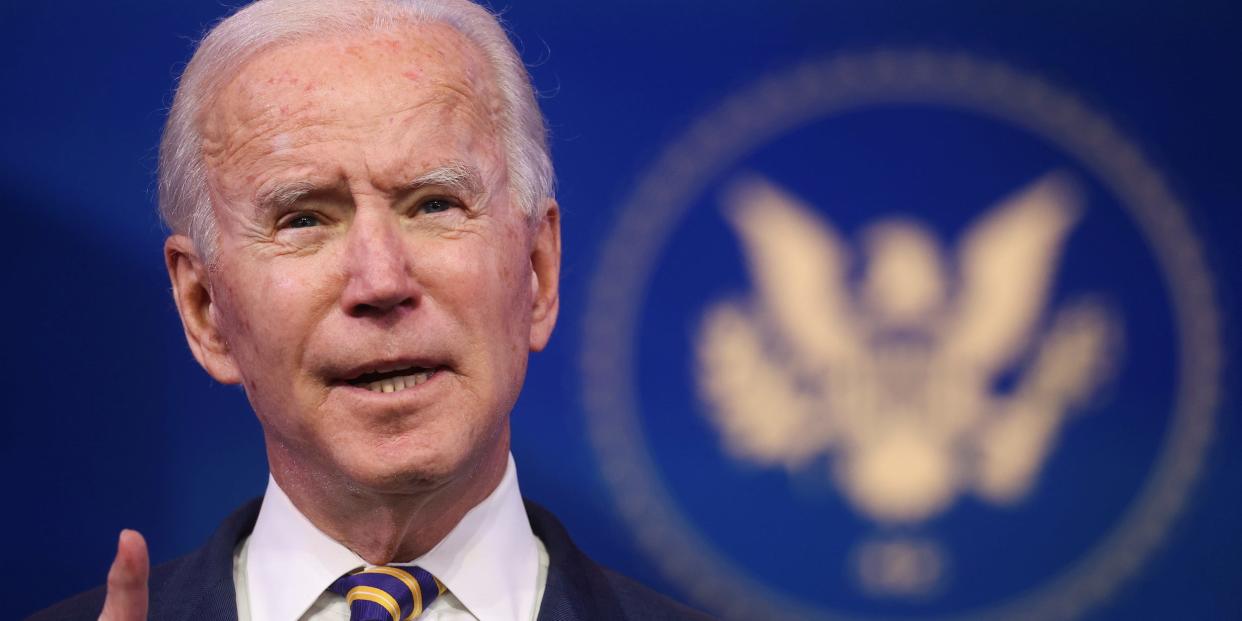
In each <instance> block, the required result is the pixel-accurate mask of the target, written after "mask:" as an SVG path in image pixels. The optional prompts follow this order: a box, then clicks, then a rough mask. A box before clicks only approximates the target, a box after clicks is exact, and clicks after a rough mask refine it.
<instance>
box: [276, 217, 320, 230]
mask: <svg viewBox="0 0 1242 621" xmlns="http://www.w3.org/2000/svg"><path fill="white" fill-rule="evenodd" d="M319 224H320V222H319V218H317V217H315V216H314V215H313V214H309V213H300V214H297V215H295V216H293V217H292V218H289V219H288V220H286V221H285V228H289V229H305V228H309V227H312V226H319Z"/></svg>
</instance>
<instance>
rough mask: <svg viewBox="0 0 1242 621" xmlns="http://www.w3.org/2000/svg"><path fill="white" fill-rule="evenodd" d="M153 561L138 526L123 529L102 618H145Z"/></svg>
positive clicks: (124, 620)
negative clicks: (148, 583)
mask: <svg viewBox="0 0 1242 621" xmlns="http://www.w3.org/2000/svg"><path fill="white" fill-rule="evenodd" d="M150 573H151V562H150V560H149V559H148V556H147V541H146V540H145V539H143V538H142V535H141V534H139V533H138V531H136V530H128V529H126V530H123V531H121V536H120V537H119V538H118V539H117V543H116V560H114V561H112V568H111V569H109V570H108V595H107V597H106V598H104V606H103V612H101V613H100V614H99V621H145V620H146V618H147V577H148V576H149V575H150Z"/></svg>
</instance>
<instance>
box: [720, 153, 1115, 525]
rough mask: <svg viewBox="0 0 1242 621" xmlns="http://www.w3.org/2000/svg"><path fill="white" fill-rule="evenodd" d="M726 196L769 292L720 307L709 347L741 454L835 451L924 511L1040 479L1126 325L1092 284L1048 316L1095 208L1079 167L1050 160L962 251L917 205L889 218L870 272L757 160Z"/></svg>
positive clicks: (838, 474) (876, 233) (851, 492)
mask: <svg viewBox="0 0 1242 621" xmlns="http://www.w3.org/2000/svg"><path fill="white" fill-rule="evenodd" d="M725 203H726V205H725V212H726V215H727V216H728V220H729V222H730V223H731V224H732V226H733V228H734V229H735V230H736V231H737V234H738V236H739V237H740V239H741V242H742V246H743V248H744V251H745V256H746V259H747V263H748V265H749V269H750V274H751V278H752V281H753V282H754V285H755V293H754V296H753V297H752V298H750V299H746V300H725V301H720V302H717V303H715V304H713V305H711V306H710V307H709V308H708V309H707V311H706V312H705V314H704V319H703V322H702V326H701V329H700V332H699V334H698V340H697V353H698V362H699V373H698V381H699V388H700V391H701V392H702V394H703V396H704V398H705V400H706V401H707V402H708V403H709V404H710V405H711V406H712V407H710V408H708V411H709V412H710V416H711V418H712V420H713V422H714V423H715V424H716V426H717V427H718V428H719V430H720V433H721V436H722V439H723V441H724V445H725V448H726V450H727V451H728V453H729V454H730V455H732V456H733V457H735V458H738V459H743V460H749V461H752V462H754V463H758V464H762V465H767V466H781V467H785V468H787V469H790V470H794V469H798V468H801V467H804V466H806V465H807V464H808V462H810V461H811V460H812V459H813V458H814V457H816V456H818V455H821V454H829V455H831V456H832V461H831V464H832V466H831V476H832V478H833V480H834V481H835V483H836V484H837V487H838V488H839V489H840V490H841V492H842V493H843V494H844V495H845V497H846V498H847V499H848V500H849V501H850V503H851V504H852V505H853V506H854V507H855V509H857V510H858V511H859V512H861V513H863V514H864V515H866V516H868V517H870V518H872V519H874V520H877V521H880V522H885V523H910V522H917V521H922V520H925V519H927V518H929V517H932V516H934V515H936V514H937V513H939V512H941V511H943V510H944V509H946V508H947V507H948V506H949V504H950V503H951V502H952V501H953V500H954V499H955V498H956V497H957V496H958V495H959V494H961V493H964V492H973V493H975V494H977V495H979V496H980V497H982V498H983V499H985V500H987V501H990V502H992V503H995V504H1000V505H1005V504H1011V503H1014V502H1016V501H1018V500H1020V499H1022V498H1023V497H1024V495H1025V494H1026V493H1027V492H1028V491H1029V490H1030V489H1031V488H1032V486H1033V485H1034V483H1035V481H1036V479H1037V476H1038V474H1039V470H1040V467H1041V465H1042V464H1043V463H1044V461H1045V459H1046V458H1047V456H1048V454H1049V452H1050V451H1051V450H1052V447H1053V445H1054V443H1055V440H1056V437H1057V433H1058V432H1059V430H1060V429H1061V428H1062V426H1063V425H1064V424H1065V421H1066V417H1067V415H1069V414H1070V413H1071V412H1072V411H1073V410H1074V408H1075V407H1077V406H1079V405H1080V404H1081V403H1082V402H1083V401H1084V400H1085V399H1087V398H1088V397H1089V396H1090V395H1091V393H1092V390H1093V388H1095V387H1096V386H1097V385H1098V384H1099V383H1100V381H1101V379H1102V376H1103V374H1104V373H1105V372H1106V371H1107V370H1108V368H1109V364H1108V362H1109V357H1110V356H1109V352H1110V351H1111V345H1113V342H1114V341H1115V340H1116V339H1117V338H1119V335H1120V334H1121V330H1119V329H1116V327H1115V325H1116V323H1117V319H1116V318H1115V317H1114V316H1113V313H1111V312H1110V311H1109V310H1107V309H1106V308H1104V306H1103V305H1101V304H1100V303H1099V302H1096V301H1093V300H1090V299H1079V300H1072V301H1070V302H1068V303H1066V304H1065V305H1063V306H1062V307H1060V308H1055V309H1052V312H1051V313H1050V314H1051V321H1050V322H1048V323H1049V325H1048V326H1047V327H1046V328H1044V327H1043V326H1042V325H1041V324H1043V323H1044V322H1043V321H1041V320H1042V319H1043V318H1044V315H1045V314H1048V313H1046V309H1047V307H1048V302H1049V290H1050V289H1051V288H1052V283H1053V279H1054V278H1053V277H1054V275H1055V273H1056V268H1057V263H1058V258H1059V256H1060V253H1061V248H1062V245H1063V243H1064V240H1065V238H1066V237H1067V235H1068V234H1069V232H1070V231H1071V229H1072V227H1073V224H1074V222H1075V219H1076V217H1077V214H1078V212H1079V209H1080V205H1079V200H1078V192H1077V191H1076V190H1075V188H1074V186H1073V185H1072V183H1071V182H1070V181H1069V179H1068V177H1066V176H1065V175H1060V174H1055V173H1051V174H1048V175H1046V176H1044V177H1042V178H1039V179H1037V180H1035V181H1033V182H1031V183H1030V184H1029V185H1027V186H1026V187H1024V188H1021V189H1019V190H1018V191H1017V192H1015V193H1014V194H1013V195H1012V196H1009V197H1007V198H1005V199H1004V200H1002V201H1001V202H1000V203H999V204H998V205H997V206H995V207H994V208H992V209H991V210H990V211H988V212H987V213H986V214H984V215H983V216H982V217H980V218H979V220H978V222H977V223H975V224H974V225H973V226H972V227H971V228H970V229H969V230H968V231H967V232H966V233H965V235H964V236H963V239H962V241H961V243H960V244H959V247H958V248H957V251H956V265H949V264H947V262H946V257H945V256H944V254H945V253H944V252H943V251H942V249H941V247H940V245H939V244H938V243H937V240H936V239H935V237H934V236H933V235H932V233H931V232H930V231H929V230H928V229H927V228H926V227H924V226H921V225H920V224H919V223H918V222H915V221H911V220H896V219H894V220H887V221H881V222H878V223H875V224H874V225H872V226H871V227H869V228H868V230H866V231H865V233H864V235H863V237H862V244H861V245H862V250H863V252H862V254H863V257H864V258H865V261H864V263H863V265H864V271H863V275H862V278H861V282H860V283H859V285H858V286H857V287H855V288H854V289H855V290H851V287H850V286H849V284H848V282H847V273H848V272H849V269H850V260H851V256H850V252H849V248H848V246H847V244H845V243H844V242H843V241H842V238H841V236H840V235H839V234H838V233H837V232H836V231H834V230H833V228H832V226H831V225H830V224H829V223H828V222H827V221H826V220H825V219H824V218H822V217H821V216H819V215H818V214H817V213H816V212H815V211H814V210H812V208H810V207H809V206H807V205H804V204H802V203H801V202H800V201H799V200H798V199H797V198H796V197H795V196H793V195H791V194H790V193H788V192H787V191H786V190H784V189H782V188H779V187H777V186H775V185H774V184H772V183H771V182H770V181H767V180H765V179H762V178H759V177H750V178H746V179H743V180H740V181H737V182H736V183H735V184H734V185H733V187H732V189H731V191H729V192H728V193H727V197H726V200H725ZM954 272H956V274H957V281H958V282H957V286H952V285H953V283H952V282H951V281H950V276H949V275H950V274H951V273H954ZM950 292H954V293H952V294H951V293H950ZM1013 369H1016V370H1017V376H1016V377H1017V379H1016V381H1014V382H1012V387H1011V388H1010V389H1009V390H1006V391H1002V390H1000V389H998V388H997V386H998V384H999V379H1000V378H1001V376H1002V374H1004V373H1006V372H1007V371H1010V370H1013Z"/></svg>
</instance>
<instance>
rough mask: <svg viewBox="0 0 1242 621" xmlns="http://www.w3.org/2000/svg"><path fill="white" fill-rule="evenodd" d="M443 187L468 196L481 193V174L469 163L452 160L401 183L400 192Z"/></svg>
mask: <svg viewBox="0 0 1242 621" xmlns="http://www.w3.org/2000/svg"><path fill="white" fill-rule="evenodd" d="M433 186H439V187H445V188H448V189H450V190H453V191H456V192H460V193H462V194H465V195H468V196H472V197H473V196H478V195H479V194H482V193H483V176H482V175H481V174H479V170H478V169H477V168H475V167H474V166H471V165H470V164H467V163H465V162H460V161H452V162H448V163H446V164H443V165H440V166H437V167H435V168H432V169H431V170H428V171H426V172H424V173H422V174H420V175H418V176H417V177H415V178H413V179H411V180H409V181H407V182H405V183H403V184H401V186H400V188H399V189H400V191H401V192H402V193H408V192H414V191H417V190H421V189H422V188H426V187H433Z"/></svg>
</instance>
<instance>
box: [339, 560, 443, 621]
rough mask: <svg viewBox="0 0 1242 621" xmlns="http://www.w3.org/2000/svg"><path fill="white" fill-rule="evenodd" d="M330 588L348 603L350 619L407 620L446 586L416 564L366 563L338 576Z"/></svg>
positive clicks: (375, 620)
mask: <svg viewBox="0 0 1242 621" xmlns="http://www.w3.org/2000/svg"><path fill="white" fill-rule="evenodd" d="M328 590H330V591H332V592H333V593H336V594H337V595H341V596H343V597H344V598H345V602H346V603H347V604H349V621H407V620H408V619H413V618H414V617H417V616H418V615H419V614H422V612H423V610H424V609H426V608H427V607H428V606H430V605H431V602H433V601H435V599H436V598H437V597H439V596H440V594H441V593H444V591H445V587H444V585H443V584H441V583H440V581H439V580H436V579H435V577H434V576H432V575H431V573H430V572H428V571H427V570H425V569H423V568H421V567H413V566H395V565H388V566H381V567H367V568H366V569H362V570H359V571H356V572H353V573H351V574H347V575H345V576H342V577H341V578H339V579H337V581H336V582H333V583H332V586H330V587H328Z"/></svg>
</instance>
